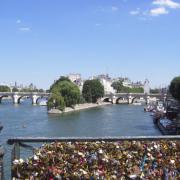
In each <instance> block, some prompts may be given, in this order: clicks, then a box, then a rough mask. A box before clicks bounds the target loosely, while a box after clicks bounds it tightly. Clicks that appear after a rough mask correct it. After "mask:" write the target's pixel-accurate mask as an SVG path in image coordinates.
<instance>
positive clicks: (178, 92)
mask: <svg viewBox="0 0 180 180" xmlns="http://www.w3.org/2000/svg"><path fill="white" fill-rule="evenodd" d="M169 91H170V93H171V95H172V96H173V97H174V98H175V99H177V100H178V101H180V76H179V77H175V78H174V79H173V80H172V81H171V84H170V87H169Z"/></svg>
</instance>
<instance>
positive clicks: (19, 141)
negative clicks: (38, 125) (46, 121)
mask: <svg viewBox="0 0 180 180" xmlns="http://www.w3.org/2000/svg"><path fill="white" fill-rule="evenodd" d="M127 140H128V141H158V140H178V141H180V136H120V137H53V138H47V137H36V138H34V137H27V138H24V137H17V138H12V139H8V141H7V144H9V145H14V146H13V149H12V161H14V160H15V159H20V148H21V147H23V148H27V149H31V150H34V149H35V148H34V147H33V146H30V145H27V144H25V143H52V142H76V141H78V142H96V141H105V142H115V141H127Z"/></svg>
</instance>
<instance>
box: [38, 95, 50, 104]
mask: <svg viewBox="0 0 180 180" xmlns="http://www.w3.org/2000/svg"><path fill="white" fill-rule="evenodd" d="M44 98H46V99H47V100H48V97H47V96H39V97H38V98H37V99H36V104H38V101H39V100H40V99H44Z"/></svg>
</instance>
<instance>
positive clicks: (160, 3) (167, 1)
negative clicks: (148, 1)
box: [152, 0, 180, 9]
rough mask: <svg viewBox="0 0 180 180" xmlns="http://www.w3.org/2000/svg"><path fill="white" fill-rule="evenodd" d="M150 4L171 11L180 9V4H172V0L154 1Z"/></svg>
mask: <svg viewBox="0 0 180 180" xmlns="http://www.w3.org/2000/svg"><path fill="white" fill-rule="evenodd" d="M152 4H154V5H158V6H161V7H168V8H172V9H176V8H180V3H177V2H174V1H172V0H154V1H153V2H152Z"/></svg>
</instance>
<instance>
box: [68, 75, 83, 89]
mask: <svg viewBox="0 0 180 180" xmlns="http://www.w3.org/2000/svg"><path fill="white" fill-rule="evenodd" d="M67 77H68V78H69V79H70V81H72V82H73V83H75V84H76V85H77V86H78V87H79V89H80V91H81V92H82V88H83V84H84V81H83V80H82V78H81V74H78V73H74V74H73V73H71V74H69V75H68V76H67Z"/></svg>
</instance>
